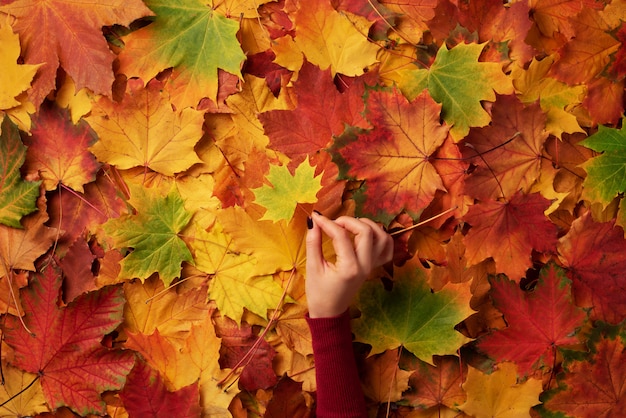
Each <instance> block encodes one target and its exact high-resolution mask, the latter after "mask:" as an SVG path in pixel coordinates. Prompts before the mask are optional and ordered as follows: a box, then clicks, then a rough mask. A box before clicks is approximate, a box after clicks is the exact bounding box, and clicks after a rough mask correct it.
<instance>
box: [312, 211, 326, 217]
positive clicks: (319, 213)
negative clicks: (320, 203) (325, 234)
mask: <svg viewBox="0 0 626 418" xmlns="http://www.w3.org/2000/svg"><path fill="white" fill-rule="evenodd" d="M313 212H315V213H317V214H318V215H320V216H324V215H322V213H321V212H320V211H319V210H315V209H313Z"/></svg>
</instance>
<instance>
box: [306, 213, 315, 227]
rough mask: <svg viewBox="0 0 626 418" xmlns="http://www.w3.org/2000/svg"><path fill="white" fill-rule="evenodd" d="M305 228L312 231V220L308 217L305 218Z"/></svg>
mask: <svg viewBox="0 0 626 418" xmlns="http://www.w3.org/2000/svg"><path fill="white" fill-rule="evenodd" d="M306 227H307V228H309V229H313V219H311V217H310V216H307V218H306Z"/></svg>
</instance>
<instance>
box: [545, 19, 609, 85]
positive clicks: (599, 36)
mask: <svg viewBox="0 0 626 418" xmlns="http://www.w3.org/2000/svg"><path fill="white" fill-rule="evenodd" d="M568 22H569V24H571V25H572V29H573V31H574V32H575V33H576V36H574V37H573V38H572V39H571V40H570V41H569V42H568V43H567V44H565V46H564V47H563V48H561V50H560V51H559V59H558V60H557V61H556V62H555V63H554V65H553V66H552V68H551V72H552V74H554V76H555V77H556V78H557V79H559V80H560V81H563V82H565V83H567V84H569V85H575V84H580V83H586V82H589V81H591V80H592V79H593V78H594V77H595V76H596V75H598V74H599V73H600V72H601V71H602V70H603V69H604V68H605V67H606V66H607V64H608V63H609V61H610V55H611V54H613V53H614V52H615V51H617V49H618V48H619V46H620V42H619V41H618V40H617V39H615V38H614V37H613V36H611V35H610V34H609V33H607V32H608V31H609V30H610V27H609V25H608V24H607V22H606V21H605V20H604V19H603V17H602V15H601V14H600V13H599V12H598V11H597V10H593V9H588V10H585V13H580V14H578V15H576V17H573V18H570V19H568Z"/></svg>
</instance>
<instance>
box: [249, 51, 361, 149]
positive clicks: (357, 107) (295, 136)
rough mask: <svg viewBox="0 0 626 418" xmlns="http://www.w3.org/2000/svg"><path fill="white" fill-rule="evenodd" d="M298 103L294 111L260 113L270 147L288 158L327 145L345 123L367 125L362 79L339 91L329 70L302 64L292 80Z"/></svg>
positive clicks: (341, 130) (359, 125) (339, 132)
mask: <svg viewBox="0 0 626 418" xmlns="http://www.w3.org/2000/svg"><path fill="white" fill-rule="evenodd" d="M294 88H295V91H296V96H297V98H298V106H297V107H296V108H295V109H294V110H272V111H270V112H265V113H262V114H261V115H259V119H260V120H261V122H263V127H264V128H265V134H266V135H267V136H269V138H270V146H271V147H272V148H273V149H275V150H277V151H281V152H284V153H285V154H287V155H288V156H289V157H291V158H294V157H298V158H300V159H303V158H304V157H306V156H307V155H312V154H314V153H316V152H317V151H319V150H320V149H322V148H325V147H327V146H328V144H329V143H330V141H332V138H333V136H334V135H339V134H341V133H342V132H343V129H344V126H345V125H346V124H347V125H351V126H358V127H361V128H366V127H367V122H366V121H365V120H364V119H363V117H362V116H361V113H362V112H363V100H362V98H361V96H362V95H363V91H364V89H363V82H362V81H359V82H355V83H353V84H352V85H351V86H350V88H349V89H347V90H346V91H344V92H343V93H340V92H339V91H338V90H337V88H336V87H335V85H334V83H333V78H332V76H331V74H330V69H327V70H326V71H322V70H320V69H319V68H318V67H316V66H315V65H313V64H310V63H305V64H304V65H303V66H302V69H301V70H300V72H299V76H298V80H297V81H296V82H295V83H294Z"/></svg>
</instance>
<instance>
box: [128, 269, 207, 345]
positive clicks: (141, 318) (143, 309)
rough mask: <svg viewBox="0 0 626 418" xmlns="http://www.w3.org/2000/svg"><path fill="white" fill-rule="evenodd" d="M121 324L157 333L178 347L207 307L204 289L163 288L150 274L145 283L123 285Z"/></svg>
mask: <svg viewBox="0 0 626 418" xmlns="http://www.w3.org/2000/svg"><path fill="white" fill-rule="evenodd" d="M124 294H125V296H126V305H124V326H125V328H126V330H128V331H129V332H133V333H142V334H152V333H153V332H154V331H155V330H157V329H158V330H159V333H160V335H162V336H163V337H164V338H166V339H167V340H169V341H170V342H173V343H175V344H177V345H179V346H182V341H183V340H184V338H186V337H187V334H188V331H189V330H190V329H191V326H192V325H193V324H194V323H196V322H199V321H202V320H203V319H204V317H205V316H206V315H207V313H208V312H209V310H210V306H209V305H207V304H206V288H198V289H193V290H190V291H188V292H184V293H183V292H182V291H180V290H179V289H177V288H172V289H168V290H165V287H164V285H163V282H162V281H161V280H159V279H158V278H157V277H152V278H150V279H148V280H146V281H145V282H143V283H141V282H140V281H136V282H129V283H125V284H124Z"/></svg>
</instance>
